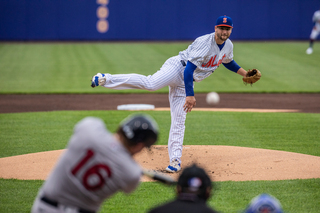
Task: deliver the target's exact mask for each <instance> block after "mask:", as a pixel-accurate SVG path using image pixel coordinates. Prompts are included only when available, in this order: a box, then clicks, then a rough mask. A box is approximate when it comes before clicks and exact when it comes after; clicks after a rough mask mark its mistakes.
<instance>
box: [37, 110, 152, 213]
mask: <svg viewBox="0 0 320 213" xmlns="http://www.w3.org/2000/svg"><path fill="white" fill-rule="evenodd" d="M157 138H158V125H157V123H156V122H155V121H154V120H153V118H151V117H150V116H148V115H144V114H137V115H133V116H129V117H128V118H126V119H125V120H124V121H123V122H122V123H121V125H119V128H118V130H117V132H116V133H114V134H111V133H110V132H109V131H108V130H107V129H106V127H105V124H104V122H103V121H102V120H101V119H99V118H94V117H87V118H84V119H83V120H81V121H80V122H79V123H78V124H77V125H76V126H75V128H74V133H73V135H72V137H71V139H70V141H69V143H68V146H67V149H66V150H65V151H64V153H63V154H62V156H61V158H60V159H59V161H58V163H57V165H56V166H55V168H54V169H53V171H52V172H51V174H50V175H49V177H48V179H47V180H46V181H45V183H44V184H43V186H42V187H41V189H40V190H39V192H38V195H37V197H36V199H35V201H34V204H33V207H32V213H49V212H50V213H95V212H98V211H99V208H100V206H101V205H102V203H103V201H104V200H105V199H107V198H108V197H110V196H111V195H113V194H114V193H116V192H117V191H123V192H125V193H130V192H132V191H133V190H134V189H135V188H136V187H137V186H138V184H139V181H140V176H141V174H142V168H141V167H140V166H139V165H138V164H137V163H136V162H135V161H134V159H133V158H132V156H133V155H134V154H136V153H138V152H140V151H141V150H142V149H143V148H144V147H150V146H151V145H153V144H154V143H155V142H156V141H157Z"/></svg>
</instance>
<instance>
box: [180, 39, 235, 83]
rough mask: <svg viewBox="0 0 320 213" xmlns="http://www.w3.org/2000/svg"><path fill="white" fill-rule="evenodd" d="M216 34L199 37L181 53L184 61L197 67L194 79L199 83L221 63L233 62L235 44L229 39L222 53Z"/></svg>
mask: <svg viewBox="0 0 320 213" xmlns="http://www.w3.org/2000/svg"><path fill="white" fill-rule="evenodd" d="M214 35H215V33H211V34H207V35H204V36H200V37H198V38H197V39H196V40H195V41H194V42H193V43H192V44H190V45H189V47H188V48H187V49H186V50H184V51H181V52H180V53H179V55H180V57H181V59H182V60H184V61H190V62H192V63H193V64H194V65H196V66H197V68H196V69H195V71H194V73H193V79H194V80H195V81H197V82H199V81H202V80H203V79H205V78H207V77H208V76H210V75H211V74H212V73H213V72H214V71H215V69H217V68H218V67H219V65H220V64H221V63H230V62H231V61H232V60H233V44H232V42H231V41H230V40H229V39H227V40H226V41H225V45H224V47H223V48H222V50H221V51H220V49H219V47H218V45H217V43H216V41H215V38H214Z"/></svg>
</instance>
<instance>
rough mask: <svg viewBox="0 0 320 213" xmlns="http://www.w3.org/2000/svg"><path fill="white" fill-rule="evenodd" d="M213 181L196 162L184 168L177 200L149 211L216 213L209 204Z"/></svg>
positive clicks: (163, 212) (158, 212) (154, 212)
mask: <svg viewBox="0 0 320 213" xmlns="http://www.w3.org/2000/svg"><path fill="white" fill-rule="evenodd" d="M211 191H212V183H211V180H210V178H209V176H208V175H207V174H206V172H205V171H204V170H203V169H202V168H200V167H198V166H196V165H195V164H194V165H192V166H190V167H187V168H185V169H184V170H183V172H182V174H181V175H180V177H179V179H178V184H177V197H176V199H175V200H173V201H171V202H168V203H166V204H163V205H161V206H158V207H155V208H153V209H151V210H150V211H149V213H176V212H184V213H195V212H202V213H216V211H215V210H213V209H211V208H210V207H208V206H207V204H206V201H207V200H208V198H209V197H210V196H211Z"/></svg>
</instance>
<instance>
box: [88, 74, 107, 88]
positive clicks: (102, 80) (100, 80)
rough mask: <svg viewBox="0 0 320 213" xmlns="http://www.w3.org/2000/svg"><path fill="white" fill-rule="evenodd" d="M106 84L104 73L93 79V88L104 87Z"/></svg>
mask: <svg viewBox="0 0 320 213" xmlns="http://www.w3.org/2000/svg"><path fill="white" fill-rule="evenodd" d="M105 83H106V75H105V74H102V73H97V74H96V75H95V76H93V77H92V80H91V87H92V88H94V87H97V86H99V85H100V86H103V85H104V84H105Z"/></svg>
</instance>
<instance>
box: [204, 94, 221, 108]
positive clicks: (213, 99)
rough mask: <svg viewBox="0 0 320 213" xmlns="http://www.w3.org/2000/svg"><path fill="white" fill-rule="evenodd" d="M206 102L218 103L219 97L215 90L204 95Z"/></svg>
mask: <svg viewBox="0 0 320 213" xmlns="http://www.w3.org/2000/svg"><path fill="white" fill-rule="evenodd" d="M206 101H207V104H210V105H214V104H217V103H219V101H220V97H219V94H218V93H216V92H209V93H208V94H207V97H206Z"/></svg>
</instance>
